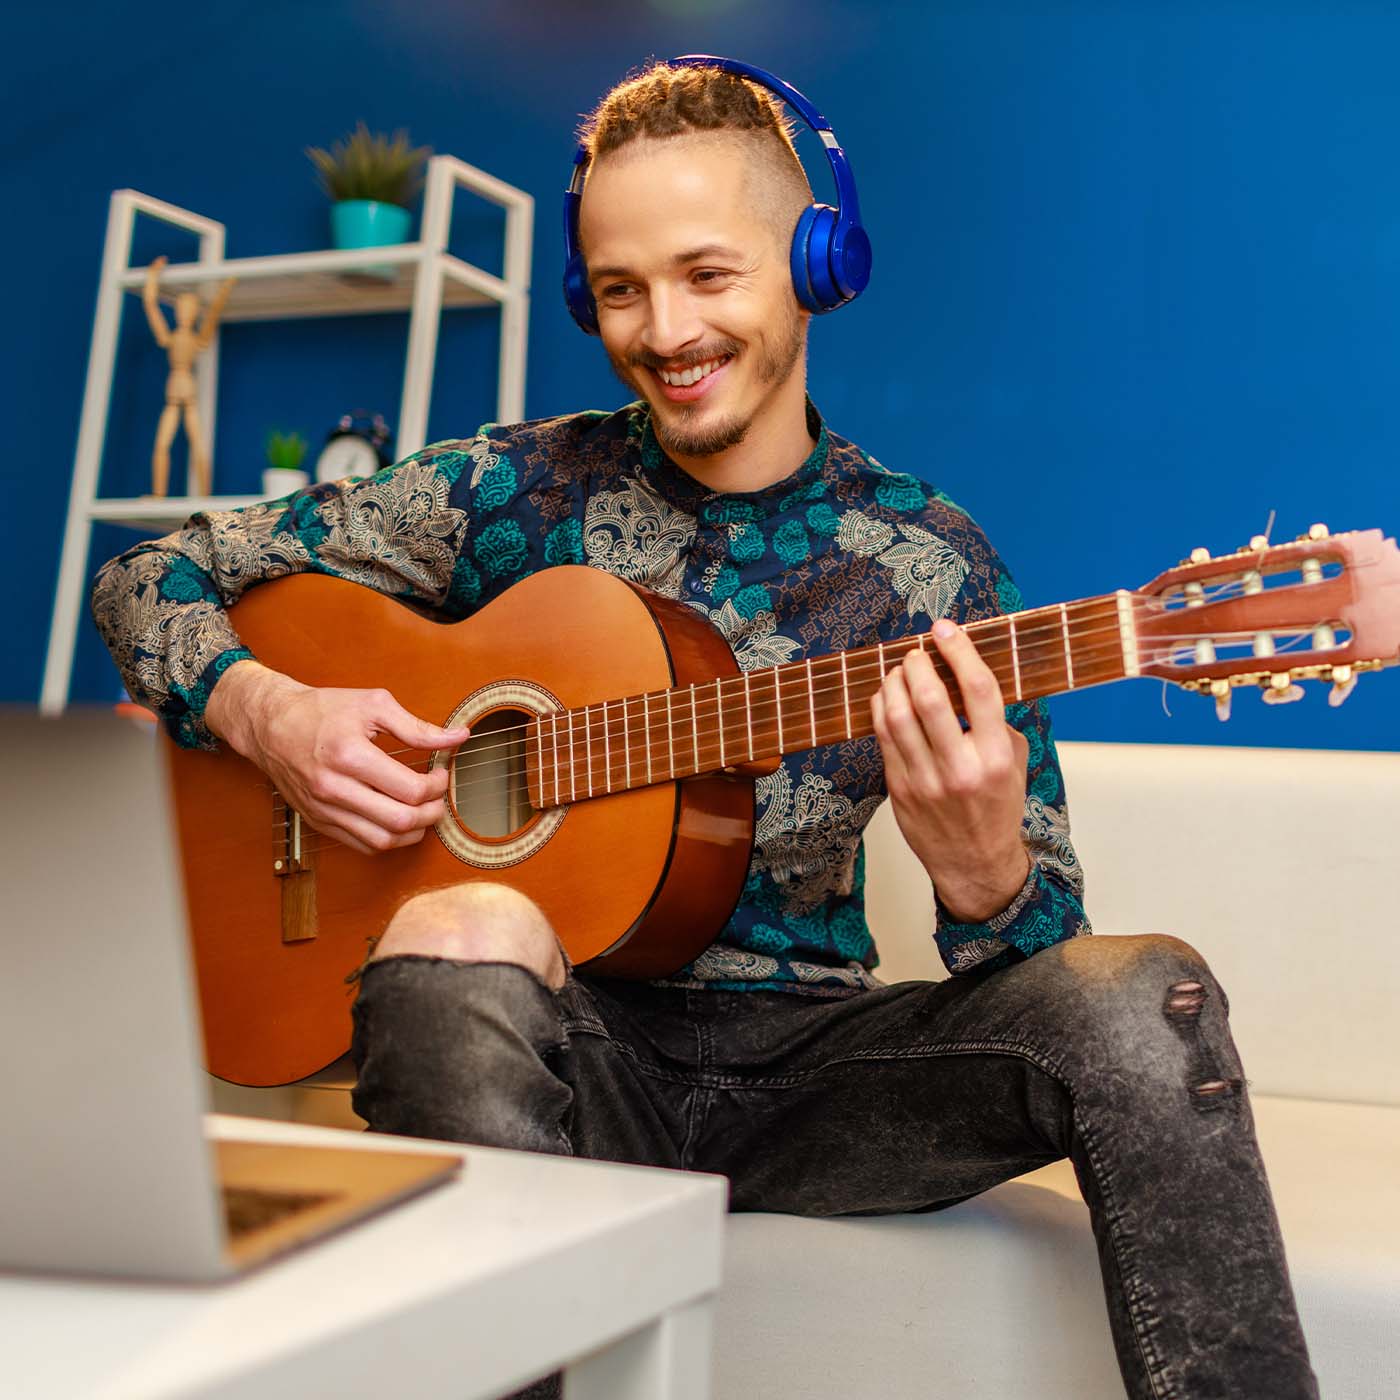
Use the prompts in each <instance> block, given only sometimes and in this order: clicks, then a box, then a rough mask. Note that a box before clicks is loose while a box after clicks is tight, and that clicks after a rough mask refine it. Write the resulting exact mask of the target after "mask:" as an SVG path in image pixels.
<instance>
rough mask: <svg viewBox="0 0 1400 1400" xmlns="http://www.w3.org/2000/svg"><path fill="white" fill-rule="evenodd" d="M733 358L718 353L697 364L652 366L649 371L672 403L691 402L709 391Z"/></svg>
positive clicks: (729, 355) (730, 355)
mask: <svg viewBox="0 0 1400 1400" xmlns="http://www.w3.org/2000/svg"><path fill="white" fill-rule="evenodd" d="M733 358H734V356H733V354H732V353H730V354H725V355H718V356H715V357H714V358H713V359H709V360H705V361H703V362H702V363H700V364H698V365H685V366H678V367H675V368H668V367H664V366H663V367H662V368H660V369H655V368H652V369H651V373H652V374H653V375H654V376H655V377H656V379H657V381H658V383H659V384H660V386H661V392H662V393H663V394H664V395H665V396H666V398H668V399H669V400H670V401H671V402H672V403H693V402H695V400H696V399H699V398H702V397H703V396H704V395H705V394H707V393H709V391H710V390H711V389H712V388H713V387H714V385H715V384H716V383H717V382H718V381H719V379H720V378H721V377H722V376H723V374H724V371H725V369H726V368H727V367H728V365H729V362H730V361H731V360H732V359H733ZM649 368H650V367H649Z"/></svg>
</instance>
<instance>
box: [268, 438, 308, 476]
mask: <svg viewBox="0 0 1400 1400" xmlns="http://www.w3.org/2000/svg"><path fill="white" fill-rule="evenodd" d="M305 457H306V439H305V438H304V437H302V435H301V434H300V433H279V432H271V433H269V434H268V435H267V464H268V466H270V467H281V468H282V469H283V470H284V471H292V472H294V471H296V470H297V469H298V468H299V467H300V466H301V464H302V461H303V460H304V459H305Z"/></svg>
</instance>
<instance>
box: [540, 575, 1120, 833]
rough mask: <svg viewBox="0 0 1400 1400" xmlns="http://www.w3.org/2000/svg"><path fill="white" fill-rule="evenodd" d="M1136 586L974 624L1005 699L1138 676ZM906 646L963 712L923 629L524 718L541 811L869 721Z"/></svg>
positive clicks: (861, 729)
mask: <svg viewBox="0 0 1400 1400" xmlns="http://www.w3.org/2000/svg"><path fill="white" fill-rule="evenodd" d="M1134 603H1135V597H1134V595H1133V594H1131V593H1127V592H1124V591H1120V592H1118V593H1111V594H1106V595H1104V596H1102V597H1098V598H1086V599H1082V600H1080V601H1079V602H1074V603H1058V604H1054V605H1053V606H1051V607H1046V608H1033V609H1030V610H1028V611H1026V612H1018V613H1008V614H1005V615H1003V616H1000V617H995V618H988V619H986V620H985V621H982V622H974V623H972V624H970V625H969V626H968V627H967V629H966V630H967V635H968V637H969V638H970V639H971V640H972V642H973V644H974V646H975V647H976V648H977V651H978V654H979V655H980V656H981V657H982V659H983V660H984V661H985V662H986V663H987V665H988V666H989V667H990V668H991V670H992V672H993V674H994V675H995V676H996V678H997V680H998V682H999V683H1000V685H1001V690H1002V695H1003V697H1004V698H1005V700H1006V701H1007V703H1008V704H1009V703H1011V702H1013V701H1020V700H1034V699H1037V698H1039V697H1041V696H1046V695H1055V694H1059V693H1061V692H1064V691H1068V690H1077V689H1081V688H1083V687H1084V686H1090V685H1100V684H1102V683H1104V682H1106V681H1115V680H1121V679H1122V678H1123V677H1125V676H1131V675H1136V674H1137V669H1138V662H1137V639H1136V635H1135V629H1134ZM915 649H919V650H923V651H924V652H926V653H927V654H928V656H929V657H930V659H931V660H932V662H933V664H934V668H935V669H936V671H937V672H938V674H939V676H940V677H941V678H942V680H943V683H944V684H945V685H946V686H947V687H948V691H949V695H950V698H951V699H952V701H953V704H954V706H955V708H956V709H957V711H958V713H959V714H960V715H961V714H963V713H964V705H963V699H962V696H961V694H960V693H959V690H958V686H957V682H956V681H955V680H954V678H953V675H952V672H951V671H950V670H949V668H948V665H947V663H946V662H945V661H944V660H943V659H942V657H941V655H940V654H939V652H938V650H937V648H936V647H935V646H934V644H933V641H932V638H931V636H930V634H929V633H926V632H925V633H921V634H919V635H917V636H914V637H910V638H908V639H907V640H902V641H899V642H881V643H877V644H876V645H874V646H866V647H858V648H856V649H855V650H852V651H843V652H835V653H832V654H831V655H827V656H819V657H812V658H809V659H807V660H803V661H792V662H788V663H786V664H784V665H780V666H770V667H766V668H763V669H761V670H753V671H742V672H740V673H739V674H738V675H734V676H719V677H716V678H715V679H714V680H709V681H697V682H696V683H695V684H693V685H688V686H683V687H681V688H679V689H676V690H656V691H649V692H647V693H645V694H641V695H627V696H623V697H621V698H619V699H617V700H604V701H601V702H599V703H597V704H591V705H585V706H582V707H581V708H577V709H572V710H561V711H559V712H557V713H555V714H552V715H546V716H544V717H542V718H540V719H539V720H536V721H533V722H532V723H530V724H529V725H528V726H527V731H526V732H527V738H526V768H527V778H528V783H529V792H530V802H531V805H532V806H533V807H535V808H536V809H537V810H543V809H545V808H549V807H559V806H563V805H566V804H568V803H571V802H579V801H582V800H585V799H587V798H591V797H601V796H605V795H606V794H608V793H614V792H625V791H627V790H628V789H631V788H639V787H649V786H651V785H652V784H653V783H661V782H674V781H676V780H678V779H681V778H690V777H695V776H697V775H699V774H703V773H719V772H725V771H732V770H735V769H739V768H742V767H744V766H745V765H748V764H752V763H757V762H761V761H763V760H765V759H772V758H776V757H782V756H783V755H784V754H789V753H794V752H798V751H800V750H802V749H810V748H816V747H818V746H819V745H823V744H837V743H841V742H842V741H844V740H848V739H858V738H862V737H864V736H865V735H868V734H870V733H872V732H873V724H872V721H871V718H870V700H871V697H872V696H873V695H874V694H875V692H876V691H877V690H878V689H879V687H880V684H881V682H882V681H883V679H884V677H885V675H886V673H887V672H888V671H889V670H890V669H891V667H893V666H895V665H897V664H898V663H899V662H900V661H901V660H902V659H903V657H904V656H906V655H907V654H908V653H909V652H910V651H913V650H915Z"/></svg>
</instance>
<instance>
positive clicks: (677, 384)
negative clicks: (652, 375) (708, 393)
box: [657, 356, 728, 389]
mask: <svg viewBox="0 0 1400 1400" xmlns="http://www.w3.org/2000/svg"><path fill="white" fill-rule="evenodd" d="M725 358H726V359H727V358H728V357H727V356H726V357H725ZM723 363H724V359H719V360H707V361H706V362H705V363H704V364H703V365H692V366H691V368H690V369H680V370H672V369H661V370H657V373H658V374H659V375H660V376H661V378H662V380H663V381H664V382H665V383H667V384H670V385H671V386H672V387H673V388H678V389H683V388H688V387H689V386H690V385H692V384H698V383H699V382H700V381H701V380H702V379H704V377H705V376H706V375H707V374H713V373H714V372H715V370H717V369H718V368H719V367H720V366H721V365H722V364H723Z"/></svg>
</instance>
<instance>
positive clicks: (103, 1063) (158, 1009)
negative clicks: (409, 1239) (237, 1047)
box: [0, 709, 461, 1280]
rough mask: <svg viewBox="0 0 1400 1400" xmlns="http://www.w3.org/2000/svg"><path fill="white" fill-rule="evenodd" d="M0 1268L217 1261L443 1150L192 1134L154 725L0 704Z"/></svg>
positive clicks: (343, 1217)
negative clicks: (50, 714) (43, 714)
mask: <svg viewBox="0 0 1400 1400" xmlns="http://www.w3.org/2000/svg"><path fill="white" fill-rule="evenodd" d="M0 774H3V777H0V793H3V802H2V803H0V1066H3V1068H2V1069H0V1268H5V1269H43V1270H57V1271H64V1272H74V1271H76V1272H83V1273H101V1274H110V1275H124V1276H130V1277H148V1278H166V1279H189V1280H212V1279H218V1278H222V1277H226V1276H228V1275H231V1274H234V1273H237V1272H239V1271H241V1270H242V1269H244V1268H247V1267H250V1266H252V1265H254V1264H257V1263H261V1262H262V1261H264V1260H265V1259H267V1258H269V1257H271V1256H272V1255H274V1254H277V1253H279V1252H281V1251H283V1250H286V1249H290V1248H293V1247H295V1246H297V1245H299V1244H303V1243H305V1242H307V1241H308V1240H310V1239H313V1238H316V1237H318V1236H320V1235H323V1234H326V1233H329V1232H330V1231H332V1230H335V1229H339V1228H341V1227H342V1226H344V1225H346V1224H349V1223H350V1222H351V1221H353V1220H357V1219H359V1218H361V1217H363V1216H365V1215H368V1214H370V1213H372V1212H374V1211H376V1210H379V1209H381V1208H383V1207H385V1206H388V1205H391V1204H393V1203H394V1202H396V1201H399V1200H403V1199H405V1198H407V1197H409V1196H412V1195H415V1194H416V1193H418V1192H419V1191H422V1190H425V1189H427V1188H428V1187H430V1186H432V1185H435V1184H437V1183H438V1182H441V1181H445V1180H447V1179H448V1178H449V1177H451V1176H452V1175H453V1173H454V1172H456V1171H457V1170H458V1169H459V1168H460V1165H461V1158H460V1157H459V1156H457V1155H446V1154H440V1153H432V1154H419V1153H406V1152H381V1151H372V1150H364V1149H357V1148H356V1147H355V1146H354V1145H353V1140H352V1141H351V1145H348V1146H346V1147H343V1148H320V1147H307V1146H295V1147H289V1146H274V1145H271V1144H264V1143H254V1142H237V1141H233V1142H230V1141H226V1140H221V1141H219V1142H213V1141H210V1140H208V1139H207V1138H206V1135H205V1130H204V1120H203V1116H202V1115H203V1111H204V1108H205V1102H204V1078H203V1075H202V1074H201V1072H200V1070H199V1068H198V1062H199V1058H200V1053H201V1044H200V1031H199V1024H198V1014H197V1011H196V1009H195V1006H196V1003H195V995H194V985H193V979H192V975H191V968H190V965H189V953H188V946H187V940H186V937H185V925H184V913H183V909H184V901H183V899H182V897H181V890H180V884H179V875H178V873H177V864H176V861H175V859H174V855H173V836H172V833H171V831H170V827H169V823H168V816H167V809H166V797H165V791H164V783H163V767H162V766H161V765H160V764H159V763H158V755H157V750H156V735H155V731H154V727H153V726H152V725H150V724H147V723H143V722H141V721H137V720H131V719H124V718H120V717H118V716H116V715H114V714H112V713H109V712H102V713H97V712H69V713H68V714H67V715H65V716H63V717H62V718H60V719H54V720H42V719H40V718H38V717H37V716H36V715H34V714H33V713H32V712H28V711H24V712H21V711H17V710H4V709H0Z"/></svg>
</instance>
